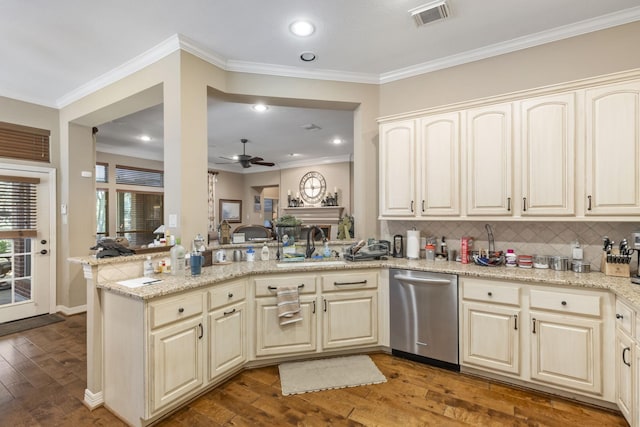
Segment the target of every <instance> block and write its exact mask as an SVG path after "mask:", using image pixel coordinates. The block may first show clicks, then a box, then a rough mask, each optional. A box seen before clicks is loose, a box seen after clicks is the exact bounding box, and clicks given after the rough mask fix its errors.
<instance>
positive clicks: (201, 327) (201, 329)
mask: <svg viewBox="0 0 640 427" xmlns="http://www.w3.org/2000/svg"><path fill="white" fill-rule="evenodd" d="M198 328H200V336H198V339H199V340H201V339H202V337H203V336H204V326H202V323H198Z"/></svg>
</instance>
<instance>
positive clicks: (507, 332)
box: [461, 302, 521, 375]
mask: <svg viewBox="0 0 640 427" xmlns="http://www.w3.org/2000/svg"><path fill="white" fill-rule="evenodd" d="M520 321H521V316H520V310H519V309H516V308H506V307H501V306H498V305H492V304H474V303H468V302H465V303H463V304H462V339H461V347H462V348H461V353H462V363H463V364H465V365H467V364H468V365H474V366H480V367H484V368H489V369H491V370H496V371H501V372H506V373H509V374H514V375H520V324H519V322H520Z"/></svg>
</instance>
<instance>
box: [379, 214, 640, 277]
mask: <svg viewBox="0 0 640 427" xmlns="http://www.w3.org/2000/svg"><path fill="white" fill-rule="evenodd" d="M485 224H489V225H490V226H491V228H492V230H493V237H494V240H495V245H496V250H502V251H504V252H506V251H507V249H513V250H514V251H515V253H516V254H527V255H534V254H538V255H563V256H568V257H571V242H573V241H575V240H576V239H577V240H578V241H579V242H580V245H581V246H582V248H583V252H584V255H583V260H584V261H587V262H589V263H590V264H591V270H592V271H599V270H600V261H601V257H602V238H603V237H604V236H609V238H610V239H612V240H614V241H615V242H616V245H617V244H618V243H619V242H620V240H622V239H623V238H626V239H627V240H629V242H631V233H632V232H634V231H640V223H636V222H537V221H519V222H490V221H489V222H487V221H381V222H380V236H381V238H382V239H388V240H392V238H393V236H394V235H396V234H400V235H402V236H404V239H405V242H406V236H407V230H412V229H413V228H414V227H415V229H416V230H420V235H421V236H422V237H437V238H438V242H439V241H440V239H442V236H445V237H446V241H447V244H448V247H449V248H451V249H455V250H457V251H459V250H460V238H461V237H464V236H470V237H473V239H474V249H480V248H483V249H486V248H488V246H489V245H488V238H487V231H486V229H485ZM405 244H406V243H405ZM636 257H637V255H634V259H633V261H632V263H631V267H632V270H635V268H636V262H637V258H636Z"/></svg>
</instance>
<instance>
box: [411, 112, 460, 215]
mask: <svg viewBox="0 0 640 427" xmlns="http://www.w3.org/2000/svg"><path fill="white" fill-rule="evenodd" d="M419 124H420V127H419V130H418V147H417V148H418V160H419V161H418V167H417V171H418V174H419V182H418V186H417V187H418V194H419V196H420V197H419V202H420V206H419V207H418V208H419V209H418V210H419V212H418V214H419V215H422V216H438V215H460V113H458V112H453V113H446V114H437V115H434V116H429V117H423V118H421V119H420V120H419Z"/></svg>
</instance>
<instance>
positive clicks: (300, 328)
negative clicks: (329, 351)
mask: <svg viewBox="0 0 640 427" xmlns="http://www.w3.org/2000/svg"><path fill="white" fill-rule="evenodd" d="M316 309H317V307H316V299H315V297H300V310H301V313H302V320H301V321H299V322H296V323H290V324H288V325H283V326H280V321H279V318H278V306H277V305H276V299H275V298H257V299H256V356H271V355H281V354H295V353H308V352H311V351H315V350H316V325H317V317H316Z"/></svg>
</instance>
